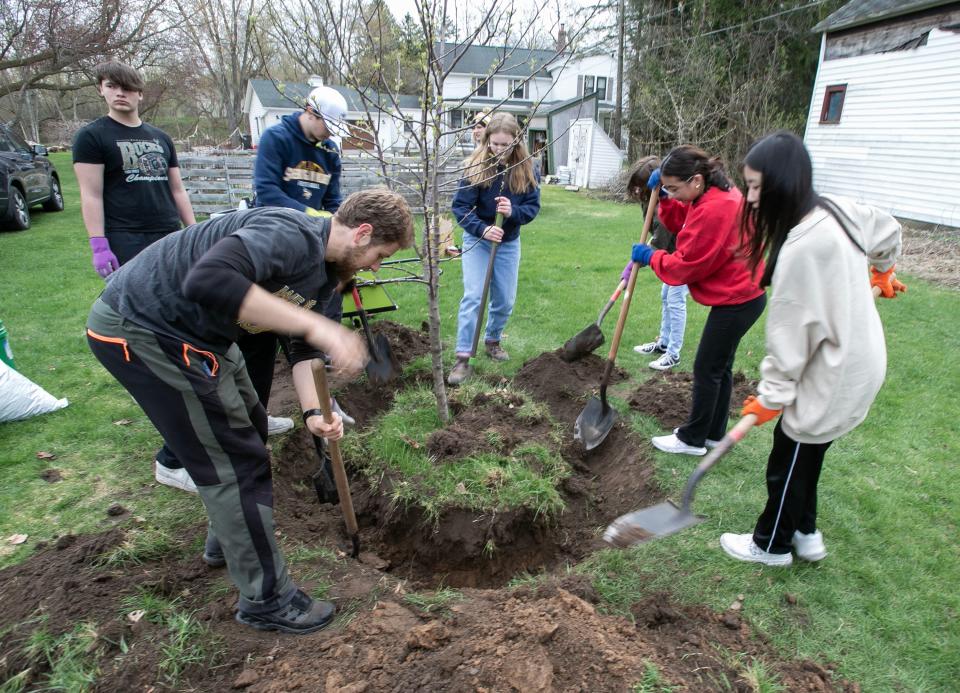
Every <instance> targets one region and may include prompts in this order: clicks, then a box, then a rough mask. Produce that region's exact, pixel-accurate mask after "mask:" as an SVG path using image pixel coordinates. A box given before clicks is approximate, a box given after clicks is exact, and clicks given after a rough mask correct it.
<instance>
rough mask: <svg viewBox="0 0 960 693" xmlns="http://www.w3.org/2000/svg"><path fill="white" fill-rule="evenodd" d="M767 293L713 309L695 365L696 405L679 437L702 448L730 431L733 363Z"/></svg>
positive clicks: (759, 311) (678, 433)
mask: <svg viewBox="0 0 960 693" xmlns="http://www.w3.org/2000/svg"><path fill="white" fill-rule="evenodd" d="M766 305H767V296H766V294H761V295H760V296H758V297H757V298H755V299H753V300H752V301H747V302H746V303H740V304H738V305H735V306H714V307H713V308H711V309H710V314H709V315H708V316H707V322H706V324H705V325H704V326H703V334H701V335H700V345H699V346H698V347H697V357H696V359H695V360H694V362H693V406H692V408H691V411H690V416H689V417H688V418H687V422H686V423H685V424H683V425H682V426H680V428H679V429H678V430H677V438H679V439H680V440H682V441H683V442H684V443H686V444H687V445H696V446H697V447H702V446H703V443H704V441H705V440H706V439H707V438H709V439H710V440H720V439H721V438H723V436H724V435H725V434H726V432H727V419H728V418H729V417H730V395H731V394H732V393H733V360H734V358H735V357H736V355H737V347H738V346H739V345H740V340H741V339H742V338H743V335H745V334H746V333H747V330H749V329H750V328H751V327H752V326H753V324H754V323H755V322H756V321H757V319H758V318H759V317H760V315H761V314H762V313H763V309H764V308H765V307H766Z"/></svg>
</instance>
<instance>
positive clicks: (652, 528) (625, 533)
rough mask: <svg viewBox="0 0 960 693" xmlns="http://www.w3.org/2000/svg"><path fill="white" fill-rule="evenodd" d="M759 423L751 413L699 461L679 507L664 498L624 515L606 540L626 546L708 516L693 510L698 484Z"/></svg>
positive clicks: (605, 535) (610, 527) (678, 528)
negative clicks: (697, 513) (662, 500)
mask: <svg viewBox="0 0 960 693" xmlns="http://www.w3.org/2000/svg"><path fill="white" fill-rule="evenodd" d="M756 423H757V417H756V415H754V414H747V415H746V416H744V417H743V418H742V419H740V421H738V422H737V425H736V426H734V427H733V428H732V429H730V431H729V432H728V433H727V435H725V436H724V437H723V439H722V440H721V441H720V442H719V443H717V446H716V447H715V448H714V449H713V450H711V451H710V453H709V454H708V455H707V456H706V457H704V458H703V462H701V463H700V464H699V465H697V468H696V469H694V470H693V473H692V474H691V475H690V478H689V479H687V485H686V486H685V487H684V489H683V500H682V501H681V504H680V507H679V508H678V507H677V506H676V505H674V504H673V503H672V502H671V501H664V502H663V503H658V504H657V505H654V506H651V507H649V508H644V509H643V510H636V511H634V512H632V513H627V514H626V515H621V516H620V517H618V518H617V519H616V520H614V521H613V522H611V523H610V526H609V527H607V530H606V531H605V532H604V533H603V539H604V541H606V542H607V543H608V544H612V545H613V546H616V547H618V548H621V549H624V548H626V547H628V546H633V545H634V544H640V543H642V542H645V541H647V540H649V539H659V538H660V537H666V536H669V535H670V534H674V533H676V532H679V531H680V530H682V529H686V528H687V527H692V526H693V525H696V524H700V523H701V522H703V521H704V520H705V519H706V518H704V517H701V516H700V515H694V514H693V512H692V511H691V510H690V504H691V503H692V502H693V492H694V491H695V490H696V488H697V484H699V483H700V480H701V479H703V476H704V474H706V473H707V472H708V471H710V468H711V467H713V465H715V464H716V463H717V462H719V461H720V458H721V457H723V456H724V455H726V454H727V453H728V452H730V450H731V448H733V446H734V445H736V444H737V443H739V442H740V441H741V440H742V439H743V437H744V436H745V435H747V433H748V432H749V431H750V429H751V428H753V426H754V424H756Z"/></svg>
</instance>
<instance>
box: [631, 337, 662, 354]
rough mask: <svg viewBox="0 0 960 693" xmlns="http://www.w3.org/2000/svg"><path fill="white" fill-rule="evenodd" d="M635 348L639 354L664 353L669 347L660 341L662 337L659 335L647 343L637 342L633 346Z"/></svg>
mask: <svg viewBox="0 0 960 693" xmlns="http://www.w3.org/2000/svg"><path fill="white" fill-rule="evenodd" d="M633 350H634V351H635V352H637V353H638V354H662V353H664V352H666V350H667V347H665V346H663V344H662V343H661V342H660V338H659V337H657V338H656V339H655V340H653V341H652V342H647V343H646V344H637V346H635V347H633Z"/></svg>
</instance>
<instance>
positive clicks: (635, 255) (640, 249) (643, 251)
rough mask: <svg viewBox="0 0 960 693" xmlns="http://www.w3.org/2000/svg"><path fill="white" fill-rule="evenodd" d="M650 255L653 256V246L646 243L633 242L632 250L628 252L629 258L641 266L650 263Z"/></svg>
mask: <svg viewBox="0 0 960 693" xmlns="http://www.w3.org/2000/svg"><path fill="white" fill-rule="evenodd" d="M651 257H653V248H651V247H650V246H649V245H647V244H646V243H634V245H633V252H631V253H630V259H631V260H633V261H634V262H636V263H637V264H639V265H640V266H641V267H646V266H647V265H649V264H650V258H651Z"/></svg>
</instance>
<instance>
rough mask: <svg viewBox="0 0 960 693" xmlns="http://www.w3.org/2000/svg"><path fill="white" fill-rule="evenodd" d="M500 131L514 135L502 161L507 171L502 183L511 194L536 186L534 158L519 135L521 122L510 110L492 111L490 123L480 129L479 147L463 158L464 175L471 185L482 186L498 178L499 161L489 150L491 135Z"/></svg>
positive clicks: (484, 186) (487, 186) (486, 185)
mask: <svg viewBox="0 0 960 693" xmlns="http://www.w3.org/2000/svg"><path fill="white" fill-rule="evenodd" d="M500 132H502V133H506V134H507V135H510V137H512V138H513V147H512V148H511V149H510V154H509V155H508V156H507V157H506V159H505V160H504V161H503V162H502V163H503V165H504V166H506V168H507V171H508V173H507V176H506V182H505V184H506V185H507V186H508V187H509V188H510V192H512V193H514V194H516V193H524V192H528V191H530V190H533V189H535V188H536V187H537V179H536V177H535V176H534V175H533V161H532V160H531V159H530V154H529V153H528V152H527V147H526V145H525V144H524V143H523V138H521V137H520V125H519V124H518V123H517V119H516V118H514V117H513V116H512V115H511V114H509V113H494V114H493V115H492V116H490V122H489V123H487V129H486V130H484V132H483V139H482V140H480V146H479V147H477V148H476V150H475V151H474V152H473V154H471V155H470V157H469V158H468V159H467V161H466V164H465V170H464V177H465V178H467V179H468V180H469V181H470V185H477V186H480V187H481V188H489V187H490V184H491V183H492V182H493V179H494V178H496V177H497V168H498V165H499V164H500V163H501V162H499V161H498V157H497V156H496V155H495V154H494V153H493V151H492V150H491V149H490V137H491V135H496V134H497V133H500Z"/></svg>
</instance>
